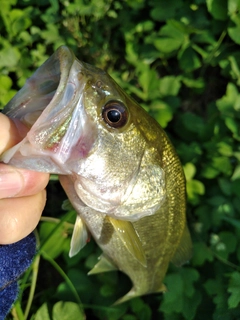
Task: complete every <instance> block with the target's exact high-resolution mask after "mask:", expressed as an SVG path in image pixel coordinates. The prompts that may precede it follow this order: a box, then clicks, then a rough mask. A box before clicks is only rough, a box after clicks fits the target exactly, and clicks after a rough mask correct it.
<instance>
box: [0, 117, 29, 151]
mask: <svg viewBox="0 0 240 320" xmlns="http://www.w3.org/2000/svg"><path fill="white" fill-rule="evenodd" d="M0 128H1V136H0V154H1V153H3V152H4V151H6V150H7V149H9V148H11V147H13V146H14V145H15V144H17V143H18V142H20V141H21V140H22V139H23V138H24V137H25V136H26V134H27V131H28V128H27V127H25V126H24V125H23V124H22V123H21V122H20V121H19V120H16V119H14V120H12V119H9V118H8V117H7V116H5V115H4V114H2V113H0Z"/></svg>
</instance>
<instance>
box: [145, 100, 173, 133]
mask: <svg viewBox="0 0 240 320" xmlns="http://www.w3.org/2000/svg"><path fill="white" fill-rule="evenodd" d="M149 108H150V111H151V112H150V114H151V115H153V116H154V118H155V119H156V120H157V122H158V123H159V124H160V125H161V127H162V128H165V127H166V126H167V124H168V122H169V121H171V120H172V118H173V111H172V108H171V107H170V106H169V105H168V104H167V103H166V102H164V101H161V100H155V101H153V103H152V104H151V105H150V106H149Z"/></svg>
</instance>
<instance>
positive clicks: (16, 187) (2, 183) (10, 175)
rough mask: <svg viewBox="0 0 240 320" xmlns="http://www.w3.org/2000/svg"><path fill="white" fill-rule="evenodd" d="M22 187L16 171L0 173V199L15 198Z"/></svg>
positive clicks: (21, 181)
mask: <svg viewBox="0 0 240 320" xmlns="http://www.w3.org/2000/svg"><path fill="white" fill-rule="evenodd" d="M22 187H23V180H22V177H21V175H20V174H19V173H18V172H17V171H2V170H1V171H0V199H3V198H10V197H14V196H16V195H17V194H18V193H19V192H20V191H21V189H22Z"/></svg>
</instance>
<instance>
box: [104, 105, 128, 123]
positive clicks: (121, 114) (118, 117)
mask: <svg viewBox="0 0 240 320" xmlns="http://www.w3.org/2000/svg"><path fill="white" fill-rule="evenodd" d="M102 117H103V120H104V121H105V122H106V123H107V124H108V125H109V126H110V127H112V128H122V127H123V126H124V125H125V124H126V123H127V120H128V111H127V108H126V106H125V105H124V104H123V103H122V102H120V101H113V100H111V101H108V102H107V103H106V104H105V105H104V107H103V108H102Z"/></svg>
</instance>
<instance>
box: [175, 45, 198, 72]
mask: <svg viewBox="0 0 240 320" xmlns="http://www.w3.org/2000/svg"><path fill="white" fill-rule="evenodd" d="M178 57H179V65H180V67H181V69H182V70H184V71H193V70H196V69H198V68H199V67H201V61H200V59H199V57H198V55H197V54H196V52H195V51H194V50H193V49H192V48H191V47H187V48H186V49H185V50H184V51H182V52H181V53H180V54H179V56H178Z"/></svg>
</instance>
